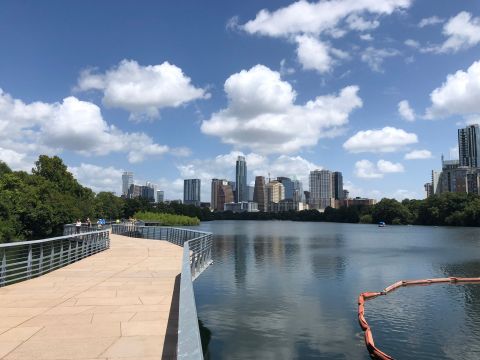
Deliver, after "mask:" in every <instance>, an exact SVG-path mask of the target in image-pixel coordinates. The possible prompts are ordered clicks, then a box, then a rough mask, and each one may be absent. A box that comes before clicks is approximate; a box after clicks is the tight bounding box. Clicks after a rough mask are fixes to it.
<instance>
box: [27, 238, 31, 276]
mask: <svg viewBox="0 0 480 360" xmlns="http://www.w3.org/2000/svg"><path fill="white" fill-rule="evenodd" d="M31 277H32V245H31V244H30V245H28V258H27V279H30V278H31Z"/></svg>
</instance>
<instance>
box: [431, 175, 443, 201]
mask: <svg viewBox="0 0 480 360" xmlns="http://www.w3.org/2000/svg"><path fill="white" fill-rule="evenodd" d="M440 175H441V172H440V171H434V170H432V195H435V194H440V186H439V184H440Z"/></svg>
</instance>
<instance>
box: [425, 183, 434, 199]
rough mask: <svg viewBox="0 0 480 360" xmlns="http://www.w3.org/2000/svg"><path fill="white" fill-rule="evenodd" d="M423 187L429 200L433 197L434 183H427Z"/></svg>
mask: <svg viewBox="0 0 480 360" xmlns="http://www.w3.org/2000/svg"><path fill="white" fill-rule="evenodd" d="M423 187H424V188H425V193H426V197H427V198H429V197H430V196H432V195H433V185H432V183H426V184H425V185H423Z"/></svg>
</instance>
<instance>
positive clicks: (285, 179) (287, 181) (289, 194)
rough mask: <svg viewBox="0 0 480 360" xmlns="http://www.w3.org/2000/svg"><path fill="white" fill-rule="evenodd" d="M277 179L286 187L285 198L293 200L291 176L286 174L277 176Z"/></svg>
mask: <svg viewBox="0 0 480 360" xmlns="http://www.w3.org/2000/svg"><path fill="white" fill-rule="evenodd" d="M277 181H279V182H281V183H282V185H283V187H284V189H285V200H293V190H294V184H293V181H292V180H291V179H290V178H288V177H284V176H279V177H277Z"/></svg>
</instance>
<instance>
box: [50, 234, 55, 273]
mask: <svg viewBox="0 0 480 360" xmlns="http://www.w3.org/2000/svg"><path fill="white" fill-rule="evenodd" d="M50 247H51V250H50V270H52V268H53V258H54V257H55V245H54V244H53V241H51V242H50Z"/></svg>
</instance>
